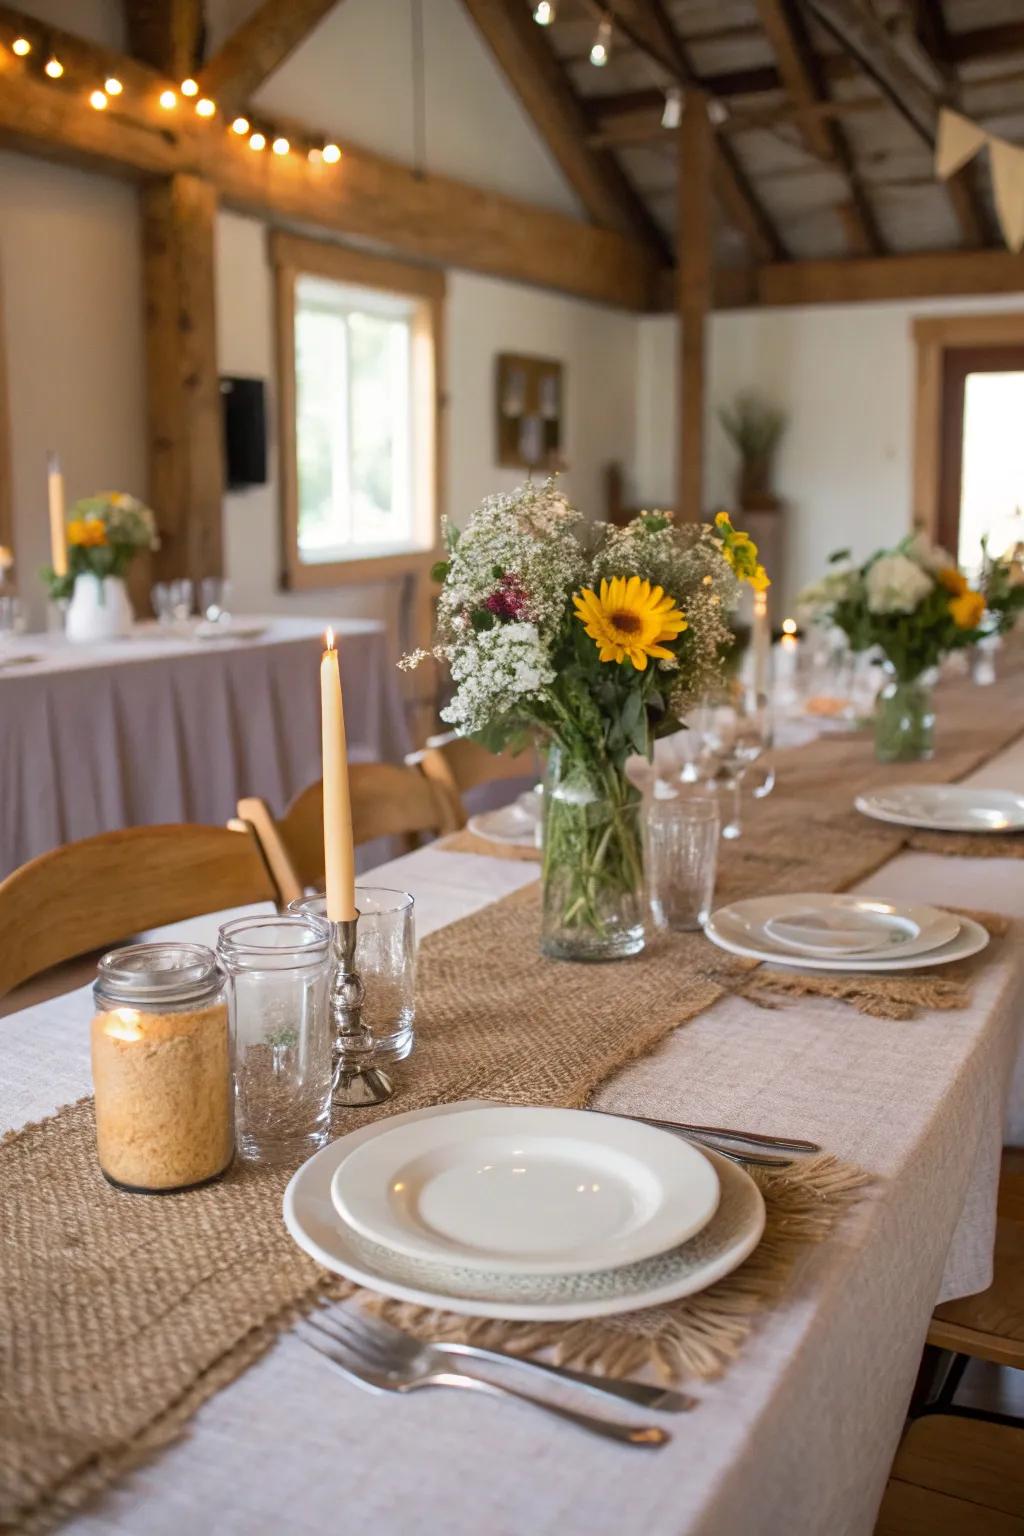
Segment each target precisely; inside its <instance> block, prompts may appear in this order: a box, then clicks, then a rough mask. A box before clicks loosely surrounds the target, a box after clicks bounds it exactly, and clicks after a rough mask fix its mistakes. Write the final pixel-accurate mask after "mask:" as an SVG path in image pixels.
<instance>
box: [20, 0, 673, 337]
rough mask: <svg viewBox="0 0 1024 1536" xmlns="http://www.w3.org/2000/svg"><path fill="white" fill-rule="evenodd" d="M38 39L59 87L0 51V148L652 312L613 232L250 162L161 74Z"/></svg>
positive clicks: (647, 271)
mask: <svg viewBox="0 0 1024 1536" xmlns="http://www.w3.org/2000/svg"><path fill="white" fill-rule="evenodd" d="M7 22H13V24H14V25H15V26H16V27H17V28H18V29H19V30H24V31H25V32H26V35H28V36H30V37H31V36H36V35H38V34H39V31H40V28H39V24H38V23H34V22H32V21H31V20H30V19H29V18H23V17H21V16H20V15H19V13H18V12H16V11H12V10H11V9H10V8H9V7H6V6H0V23H3V24H6V23H7ZM46 31H47V34H48V36H49V37H50V38H52V40H53V44H54V46H55V47H59V51H60V56H61V59H62V61H63V63H64V67H65V74H64V77H63V78H62V79H61V80H59V81H54V82H50V81H47V80H43V79H41V78H40V77H39V75H38V73H37V71H36V69H35V68H34V67H31V60H29V61H25V60H21V59H16V58H15V57H14V55H13V54H11V53H10V52H9V51H8V50H6V49H3V50H0V142H3V143H5V144H8V145H10V146H11V147H14V148H18V149H23V150H27V151H29V152H30V153H35V154H41V155H45V156H48V157H49V158H52V159H59V160H63V161H69V162H72V163H78V164H82V165H86V166H89V167H91V168H94V169H95V168H100V169H103V170H106V171H108V172H111V173H114V174H121V175H125V176H129V177H133V178H140V177H141V178H145V177H148V176H172V175H174V174H176V173H178V172H184V173H190V174H194V175H198V176H202V177H205V179H206V180H207V181H209V182H210V183H211V185H212V186H213V187H214V188H215V189H216V190H217V192H218V193H219V195H220V197H221V199H222V200H223V201H224V202H226V203H229V204H230V205H231V206H233V207H236V208H240V209H242V210H244V211H246V212H251V213H254V214H257V215H259V216H261V217H263V218H265V219H267V220H268V221H269V222H271V223H285V222H297V223H304V224H308V225H312V226H316V227H319V228H320V229H323V230H327V231H331V232H334V233H337V234H339V235H341V236H346V235H347V236H353V235H354V236H359V237H363V238H365V239H368V240H372V241H375V242H378V243H379V244H381V245H383V246H388V247H390V248H392V249H394V250H399V251H404V252H406V253H407V254H409V255H410V256H412V257H414V258H418V259H419V260H421V261H424V262H428V263H432V264H439V265H441V264H443V265H450V266H455V267H464V268H466V269H468V270H470V271H475V272H482V273H487V274H490V275H492V276H495V277H505V278H510V279H512V280H514V281H519V282H524V283H532V284H536V285H538V286H540V287H542V288H552V289H557V290H559V291H561V292H564V293H570V294H575V295H577V296H578V297H582V298H588V299H594V300H597V301H598V302H602V303H607V304H615V305H621V306H622V307H624V308H627V309H638V310H643V309H646V308H648V307H649V306H650V304H651V302H652V298H653V288H654V281H655V276H656V272H657V263H656V262H654V261H652V259H651V257H650V255H649V253H648V252H647V251H645V250H644V249H643V248H642V247H640V246H639V245H638V244H637V243H636V242H635V241H633V240H629V239H626V238H625V237H624V236H622V235H620V234H618V233H617V232H615V231H613V230H605V229H598V228H596V227H594V226H593V225H590V224H585V223H583V222H582V221H580V220H579V219H573V218H569V217H567V216H566V215H564V214H559V213H553V212H551V211H549V210H548V209H544V208H538V207H536V206H535V205H533V204H531V203H524V202H520V201H518V200H516V199H514V198H508V197H503V196H501V195H500V194H498V193H493V192H487V191H484V190H482V189H481V188H479V187H472V186H468V185H466V183H464V182H460V181H456V180H453V179H452V178H450V177H444V176H433V175H417V174H416V173H415V172H414V171H412V170H411V169H410V168H409V167H408V166H405V165H401V164H400V163H398V162H397V161H394V160H389V159H387V158H386V157H385V156H383V155H375V154H373V153H371V152H370V151H368V150H363V149H359V148H357V147H355V146H349V145H347V144H344V143H343V146H342V147H343V149H344V157H343V159H342V161H341V163H340V164H339V165H338V166H324V165H311V164H310V163H309V161H308V160H307V158H306V156H305V155H304V154H302V153H301V152H299V153H293V154H290V155H288V156H286V157H278V156H276V155H271V154H269V153H263V154H254V153H253V151H252V150H250V149H249V147H248V144H247V143H246V141H245V139H240V138H237V137H236V136H235V135H234V134H231V133H227V132H225V130H224V126H223V124H218V123H216V122H214V123H204V122H202V121H201V120H200V119H198V118H196V117H195V116H194V115H193V114H192V113H191V112H189V111H188V110H186V109H183V107H182V106H181V105H179V108H178V110H177V111H175V112H173V113H168V112H164V111H162V110H161V108H160V107H159V105H158V97H159V93H160V90H161V89H162V88H163V86H165V85H166V77H165V76H161V75H160V74H158V73H157V72H155V71H153V70H150V69H148V68H147V67H146V66H145V65H142V64H139V63H138V62H137V61H134V60H132V59H129V58H126V57H123V56H119V55H112V54H111V53H110V52H109V51H108V50H102V49H96V48H94V47H93V46H92V45H91V44H89V43H87V42H84V41H83V40H82V39H80V38H76V37H74V36H72V35H71V34H69V33H64V32H57V31H55V30H54V29H52V28H48V29H46ZM104 72H106V73H111V72H116V73H117V74H118V75H119V77H120V79H121V80H122V81H123V83H124V87H125V89H124V94H123V95H122V96H121V97H119V98H118V100H117V103H116V104H112V105H111V106H110V107H109V108H108V109H107V111H105V112H94V111H92V110H91V108H90V107H89V106H88V103H87V97H88V92H89V90H90V89H92V87H93V86H94V85H95V83H96V81H97V79H100V80H102V79H103V77H104ZM282 126H284V125H283V124H282ZM295 137H296V139H297V140H299V142H301V139H300V138H299V135H298V134H296V135H295Z"/></svg>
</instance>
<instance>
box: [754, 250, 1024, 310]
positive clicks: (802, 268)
mask: <svg viewBox="0 0 1024 1536" xmlns="http://www.w3.org/2000/svg"><path fill="white" fill-rule="evenodd" d="M1022 291H1024V255H1022V256H1016V255H1013V254H1012V253H1011V252H1010V251H928V252H923V253H921V254H919V255H915V256H877V257H866V258H862V259H858V260H849V259H847V260H845V261H787V262H778V263H776V264H775V265H772V266H766V267H760V268H759V269H758V271H757V274H756V282H755V290H754V297H753V300H752V302H753V303H755V304H762V305H768V306H774V305H789V304H861V303H880V302H883V301H885V300H890V299H927V298H941V297H945V296H946V295H954V296H955V295H961V294H970V293H987V294H992V293H1020V292H1022Z"/></svg>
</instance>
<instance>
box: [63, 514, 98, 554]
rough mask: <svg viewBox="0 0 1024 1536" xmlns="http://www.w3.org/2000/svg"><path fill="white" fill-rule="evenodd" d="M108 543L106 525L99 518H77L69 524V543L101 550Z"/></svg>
mask: <svg viewBox="0 0 1024 1536" xmlns="http://www.w3.org/2000/svg"><path fill="white" fill-rule="evenodd" d="M106 542H107V529H106V524H105V523H104V522H103V519H102V518H99V517H76V518H73V519H72V520H71V522H70V523H68V543H69V544H78V545H80V546H81V547H82V548H83V549H99V548H101V547H102V546H103V545H104V544H105V543H106Z"/></svg>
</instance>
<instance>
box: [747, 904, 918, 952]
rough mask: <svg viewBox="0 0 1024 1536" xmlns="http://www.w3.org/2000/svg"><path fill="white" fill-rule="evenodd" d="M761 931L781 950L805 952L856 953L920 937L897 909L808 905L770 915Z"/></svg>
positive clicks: (907, 941) (916, 929)
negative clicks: (895, 910)
mask: <svg viewBox="0 0 1024 1536" xmlns="http://www.w3.org/2000/svg"><path fill="white" fill-rule="evenodd" d="M764 931H765V933H766V934H767V936H768V938H770V939H771V940H772V942H773V943H775V944H781V945H782V947H783V949H793V950H797V951H798V952H799V953H801V954H805V955H833V956H835V955H856V954H869V953H877V952H878V951H879V950H885V951H886V952H888V950H889V949H890V948H892V947H895V946H897V945H902V944H908V943H910V942H911V941H912V940H914V939H916V938H919V937H920V933H921V930H920V928H919V927H918V926H917V924H916V923H915V922H914V921H913V920H912V919H911V918H908V917H903V916H902V915H901V914H900V913H898V912H883V911H878V910H876V909H875V908H869V909H864V908H854V909H850V908H845V907H831V906H830V907H821V908H817V907H813V906H811V907H807V908H805V909H803V910H800V911H796V912H790V913H787V915H786V916H785V917H769V918H767V919H766V920H765V923H764Z"/></svg>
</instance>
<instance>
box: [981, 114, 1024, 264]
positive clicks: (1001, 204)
mask: <svg viewBox="0 0 1024 1536" xmlns="http://www.w3.org/2000/svg"><path fill="white" fill-rule="evenodd" d="M988 153H989V164H990V165H991V167H992V191H993V192H994V194H995V200H996V212H997V213H998V215H999V223H1000V225H1001V226H1002V230H1003V239H1004V240H1005V241H1006V244H1007V245H1008V246H1009V248H1010V250H1011V251H1019V250H1021V248H1022V247H1024V149H1018V148H1017V146H1016V145H1015V144H1008V143H1007V142H1006V140H1005V139H997V138H995V137H994V136H991V137H990V138H989V141H988Z"/></svg>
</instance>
